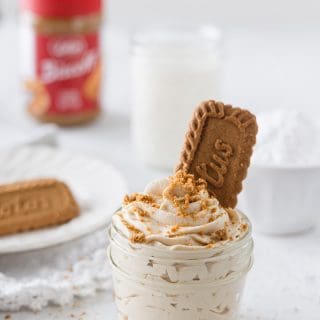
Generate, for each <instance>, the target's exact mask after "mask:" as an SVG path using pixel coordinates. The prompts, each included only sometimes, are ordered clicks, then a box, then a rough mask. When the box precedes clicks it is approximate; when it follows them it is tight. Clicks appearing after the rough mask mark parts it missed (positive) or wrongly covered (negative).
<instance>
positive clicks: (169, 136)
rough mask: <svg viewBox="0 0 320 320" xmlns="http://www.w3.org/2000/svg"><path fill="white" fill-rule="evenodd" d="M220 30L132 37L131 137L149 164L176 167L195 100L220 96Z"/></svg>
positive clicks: (161, 31)
mask: <svg viewBox="0 0 320 320" xmlns="http://www.w3.org/2000/svg"><path fill="white" fill-rule="evenodd" d="M220 38H221V36H220V32H219V30H217V29H216V28H214V27H212V26H203V27H201V28H193V29H190V28H185V29H181V28H170V29H159V30H153V31H148V32H146V33H142V34H137V35H136V36H135V37H134V39H133V45H132V57H131V62H132V77H131V78H132V101H133V108H132V133H133V140H134V144H135V147H136V150H137V153H138V155H139V156H140V158H141V159H142V160H143V161H144V162H145V163H146V164H148V165H151V166H154V167H159V168H165V169H166V168H170V169H171V168H172V167H174V166H175V165H176V163H177V160H178V155H179V153H180V147H181V145H182V144H183V140H184V134H185V132H186V130H187V124H188V122H189V119H190V118H191V116H192V112H193V110H194V108H195V107H196V106H197V105H198V104H199V102H201V101H203V100H208V99H215V100H217V99H218V100H219V98H220V69H221V58H220Z"/></svg>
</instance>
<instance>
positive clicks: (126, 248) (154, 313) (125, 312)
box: [108, 221, 253, 320]
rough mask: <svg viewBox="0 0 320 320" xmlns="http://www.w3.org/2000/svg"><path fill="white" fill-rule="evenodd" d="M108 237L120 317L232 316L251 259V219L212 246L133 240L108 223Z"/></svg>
mask: <svg viewBox="0 0 320 320" xmlns="http://www.w3.org/2000/svg"><path fill="white" fill-rule="evenodd" d="M247 223H248V224H249V221H247ZM109 237H110V245H109V248H108V256H109V261H110V264H111V266H112V274H113V280H114V293H115V302H116V305H117V310H118V319H119V320H127V319H128V320H150V319H153V320H163V319H168V320H178V319H179V320H180V319H183V320H195V319H206V320H234V319H236V317H237V314H238V308H239V302H240V298H241V295H242V291H243V288H244V284H245V278H246V274H247V272H248V271H249V270H250V269H251V266H252V260H253V257H252V252H253V240H252V237H251V226H250V224H249V229H248V231H247V233H246V234H245V235H244V236H243V237H242V238H240V239H238V240H236V241H234V242H230V243H227V244H225V245H221V246H217V247H213V248H192V247H190V248H188V249H184V250H171V249H170V247H164V246H163V247H161V246H158V247H156V246H150V245H147V244H134V243H131V242H130V241H129V240H128V239H126V238H125V237H124V236H123V235H122V234H121V233H120V232H118V230H117V229H116V228H115V226H114V225H112V224H111V226H110V228H109Z"/></svg>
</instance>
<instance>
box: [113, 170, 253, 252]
mask: <svg viewBox="0 0 320 320" xmlns="http://www.w3.org/2000/svg"><path fill="white" fill-rule="evenodd" d="M113 225H114V227H115V228H116V229H117V230H118V232H121V233H122V234H123V236H125V237H126V238H128V239H129V240H130V241H131V242H135V243H146V244H150V245H162V246H170V247H171V248H172V249H179V248H186V247H199V246H200V247H205V246H207V247H213V246H215V245H217V244H222V243H225V242H228V241H235V240H237V239H239V238H241V237H242V236H243V235H244V234H246V233H247V231H248V224H247V220H246V218H245V217H244V216H243V215H242V214H241V213H239V212H238V211H236V210H234V209H231V208H228V209H224V208H222V207H221V206H220V204H219V201H218V200H217V199H216V198H215V197H212V196H210V195H209V193H208V191H207V187H206V183H205V181H204V180H202V179H199V180H196V179H195V178H194V176H193V175H191V174H186V173H185V172H183V171H178V172H177V173H176V174H175V175H174V176H172V177H169V178H166V179H163V180H157V181H153V182H151V183H149V184H148V185H147V186H146V188H145V190H144V193H141V194H139V193H134V194H132V195H129V196H126V197H125V199H124V202H123V206H122V209H121V210H119V211H118V212H117V213H116V214H115V215H114V216H113Z"/></svg>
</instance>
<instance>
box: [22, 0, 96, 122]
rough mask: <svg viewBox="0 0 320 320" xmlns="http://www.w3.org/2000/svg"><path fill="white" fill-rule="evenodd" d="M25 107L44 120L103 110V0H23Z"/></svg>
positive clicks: (83, 118) (91, 115) (77, 118)
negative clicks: (101, 95) (101, 39)
mask: <svg viewBox="0 0 320 320" xmlns="http://www.w3.org/2000/svg"><path fill="white" fill-rule="evenodd" d="M20 8H21V16H20V41H21V44H22V46H21V58H22V59H21V61H22V70H23V82H24V87H25V89H27V92H28V97H27V99H26V105H27V110H28V112H29V113H30V114H31V116H33V117H35V118H36V119H38V120H40V121H42V122H54V123H57V124H61V125H72V124H81V123H85V122H88V121H90V120H93V119H95V117H96V116H97V115H98V114H99V105H100V101H99V97H100V85H101V61H102V59H101V50H100V48H101V45H100V31H101V26H102V0H81V1H79V0H68V1H56V0H21V1H20Z"/></svg>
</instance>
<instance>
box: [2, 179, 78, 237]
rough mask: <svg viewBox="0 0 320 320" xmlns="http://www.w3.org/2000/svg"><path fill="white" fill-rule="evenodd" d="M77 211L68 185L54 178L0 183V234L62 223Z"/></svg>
mask: <svg viewBox="0 0 320 320" xmlns="http://www.w3.org/2000/svg"><path fill="white" fill-rule="evenodd" d="M79 212H80V209H79V206H78V205H77V203H76V201H75V199H74V197H73V195H72V193H71V191H70V189H69V188H68V186H67V185H66V184H64V183H63V182H61V181H58V180H55V179H37V180H30V181H25V182H17V183H12V184H6V185H2V186H0V235H6V234H13V233H17V232H22V231H28V230H32V229H40V228H44V227H47V226H52V225H57V224H61V223H64V222H67V221H69V220H71V219H72V218H74V217H76V216H77V215H78V214H79Z"/></svg>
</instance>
